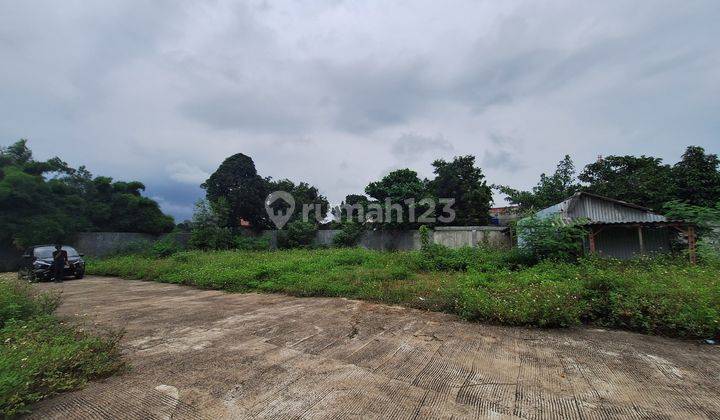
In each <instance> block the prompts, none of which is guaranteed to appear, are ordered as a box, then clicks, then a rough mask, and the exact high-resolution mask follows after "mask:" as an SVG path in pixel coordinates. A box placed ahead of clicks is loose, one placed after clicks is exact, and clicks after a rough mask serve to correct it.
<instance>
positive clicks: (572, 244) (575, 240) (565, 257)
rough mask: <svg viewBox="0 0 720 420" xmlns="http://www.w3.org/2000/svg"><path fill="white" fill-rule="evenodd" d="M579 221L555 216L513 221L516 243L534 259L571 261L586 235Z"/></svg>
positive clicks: (578, 251)
mask: <svg viewBox="0 0 720 420" xmlns="http://www.w3.org/2000/svg"><path fill="white" fill-rule="evenodd" d="M581 223H582V221H578V222H575V223H567V222H564V221H563V220H561V219H560V218H559V217H555V218H546V219H542V218H539V217H537V216H530V217H527V218H525V219H523V220H521V221H519V222H518V223H517V231H518V246H519V248H520V249H521V250H522V251H524V252H526V253H527V254H528V255H529V256H532V258H533V259H535V260H537V261H541V260H546V259H547V260H554V261H575V260H577V259H578V258H579V257H580V256H581V255H582V252H583V248H582V244H583V239H584V238H585V236H586V231H585V228H584V227H583V226H582V225H581Z"/></svg>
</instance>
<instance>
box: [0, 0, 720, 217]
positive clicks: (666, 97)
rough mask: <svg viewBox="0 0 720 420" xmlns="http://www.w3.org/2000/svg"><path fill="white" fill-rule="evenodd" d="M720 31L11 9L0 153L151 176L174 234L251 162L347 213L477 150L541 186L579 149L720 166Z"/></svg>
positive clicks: (659, 14) (382, 5) (577, 17)
mask: <svg viewBox="0 0 720 420" xmlns="http://www.w3.org/2000/svg"><path fill="white" fill-rule="evenodd" d="M718 19H720V3H718V2H716V1H712V0H698V1H690V2H683V3H678V2H673V1H669V0H668V1H664V0H662V1H640V2H636V3H634V4H633V5H632V7H628V6H627V5H626V4H625V3H624V2H620V1H610V2H595V3H584V4H582V5H580V4H576V3H574V2H570V1H563V0H551V1H548V2H542V3H537V2H531V3H524V2H512V1H508V2H476V1H470V0H460V2H458V3H455V4H453V5H447V4H440V3H438V2H434V1H431V0H418V1H417V2H413V4H412V5H409V4H408V3H405V2H394V1H391V2H387V1H382V2H381V1H368V2H362V3H357V2H356V3H353V2H336V1H324V0H309V1H306V2H295V1H291V0H278V1H273V2H266V1H260V0H249V1H247V2H238V1H232V0H218V1H216V2H211V3H197V2H191V1H184V0H182V1H169V0H166V1H157V2H151V3H149V2H145V1H126V2H116V3H106V2H93V3H88V2H79V1H68V2H63V4H62V7H60V6H58V5H57V4H56V2H52V1H49V0H48V1H39V0H38V1H36V0H31V1H23V2H3V3H0V60H1V61H2V63H3V66H2V69H1V70H0V95H2V98H3V101H0V113H2V115H3V118H2V119H0V138H2V139H3V140H2V143H3V144H5V143H9V142H11V141H14V140H16V139H17V138H20V137H27V138H29V139H30V145H31V147H32V148H33V150H34V151H35V153H36V155H37V156H38V157H39V158H45V157H50V156H53V155H55V154H60V155H61V157H63V159H64V160H66V161H68V162H69V163H71V164H74V165H76V166H77V165H80V164H86V165H87V166H88V167H89V168H90V169H91V170H92V171H93V172H94V173H97V174H104V175H109V176H113V177H115V178H117V179H132V178H134V179H139V180H141V181H143V182H144V183H145V184H146V185H148V194H150V195H152V196H156V197H159V198H160V199H161V203H162V205H163V206H164V208H165V209H166V210H167V211H170V212H172V213H173V214H175V215H176V216H177V217H178V218H179V219H182V218H185V217H186V216H187V215H189V212H190V211H191V208H192V203H193V202H194V201H195V200H196V199H197V198H199V197H201V196H202V190H200V189H199V188H198V187H197V186H196V184H197V183H198V181H201V179H202V178H203V176H205V174H207V173H210V172H212V170H213V169H214V168H215V167H217V165H218V164H219V163H220V162H222V160H223V159H224V158H225V157H227V156H228V155H230V154H233V153H237V152H243V153H246V154H248V155H250V156H252V157H253V158H254V159H255V162H256V164H257V166H258V170H259V171H260V172H261V173H262V174H263V175H265V176H273V177H275V178H285V177H288V178H291V179H297V180H308V181H310V182H312V183H313V184H315V185H317V186H318V187H319V188H320V189H321V191H322V192H323V193H324V194H326V195H327V196H328V197H329V198H330V199H331V200H334V201H339V200H341V199H342V198H343V197H344V196H345V195H346V194H348V193H356V192H359V191H362V189H363V188H364V186H365V185H367V183H368V182H370V181H372V180H375V179H377V178H379V177H380V176H381V175H382V174H383V173H384V172H385V170H386V169H387V168H391V167H392V168H394V167H405V166H408V167H412V168H413V169H416V170H417V171H418V172H419V173H420V174H421V176H429V175H430V174H431V169H432V168H431V166H430V163H431V161H432V159H433V158H436V157H445V158H451V157H452V155H465V154H472V155H475V156H477V157H478V162H479V163H480V164H481V165H482V167H483V170H484V172H485V173H486V175H487V177H488V181H489V182H491V183H502V184H509V185H514V186H517V187H518V188H527V187H529V186H532V185H534V184H535V183H536V181H537V178H538V176H539V173H541V172H543V171H547V170H548V168H553V167H554V165H555V164H556V163H557V161H558V160H559V159H560V158H562V156H563V155H565V154H570V155H572V156H573V157H574V158H575V160H576V165H577V166H578V167H579V168H581V167H582V166H583V165H584V164H586V163H589V162H591V161H592V160H593V159H594V158H595V157H596V156H597V155H598V154H603V155H608V154H626V153H630V154H641V153H645V154H653V155H656V156H658V157H662V158H664V159H665V160H666V161H670V162H672V161H674V160H676V159H677V158H678V157H679V156H680V154H681V153H682V151H683V149H684V147H685V146H686V145H688V144H698V145H702V146H704V147H706V148H707V149H709V150H710V151H711V152H715V153H717V152H720V147H719V146H720V138H718V135H717V133H718V132H720V125H719V124H720V123H718V119H717V115H720V100H718V98H720V72H719V71H718V69H719V68H720V47H719V46H718V45H717V43H716V42H714V40H715V39H719V38H720V27H718V25H717V24H716V22H717V21H718ZM417 133H419V134H417ZM428 133H430V134H428ZM432 133H443V135H442V136H439V135H438V136H435V135H432ZM384 151H389V153H383V152H384Z"/></svg>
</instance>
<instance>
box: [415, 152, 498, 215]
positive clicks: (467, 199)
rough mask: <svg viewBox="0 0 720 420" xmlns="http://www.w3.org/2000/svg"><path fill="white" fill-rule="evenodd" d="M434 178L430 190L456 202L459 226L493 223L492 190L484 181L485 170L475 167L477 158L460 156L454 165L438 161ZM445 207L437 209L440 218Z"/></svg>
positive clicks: (455, 208)
mask: <svg viewBox="0 0 720 420" xmlns="http://www.w3.org/2000/svg"><path fill="white" fill-rule="evenodd" d="M433 167H435V171H434V173H435V179H433V180H432V181H430V183H429V187H430V191H431V192H432V193H433V194H434V196H435V197H437V198H449V199H453V200H454V204H453V209H454V210H455V220H454V221H452V222H450V224H453V225H456V226H463V225H464V226H468V225H485V224H488V223H489V221H490V213H489V211H490V204H491V203H492V190H491V189H490V187H489V186H488V185H487V182H486V181H485V175H483V173H482V170H481V169H480V168H478V167H476V166H475V156H470V155H468V156H458V157H456V158H455V159H453V160H452V161H451V162H446V161H445V160H442V159H438V160H436V161H435V162H433ZM441 210H442V205H440V206H439V207H438V208H436V213H437V214H438V216H440V211H441Z"/></svg>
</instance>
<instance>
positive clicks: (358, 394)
mask: <svg viewBox="0 0 720 420" xmlns="http://www.w3.org/2000/svg"><path fill="white" fill-rule="evenodd" d="M39 287H41V288H43V289H54V288H61V289H62V292H63V295H64V304H63V305H62V306H61V308H60V309H59V313H60V314H61V315H71V316H74V317H80V318H84V319H86V322H87V323H88V324H93V323H94V324H96V325H98V326H101V327H112V328H124V329H125V337H124V339H123V341H122V345H123V349H124V354H125V358H126V360H127V361H128V362H129V363H130V364H131V365H132V369H131V370H130V371H129V372H127V373H124V374H122V375H120V376H116V377H113V378H110V379H107V380H105V381H101V382H95V383H91V384H90V385H88V386H87V387H86V388H85V389H83V390H80V391H77V392H72V393H68V394H63V395H60V396H57V397H55V398H52V399H49V400H46V401H43V402H41V403H39V404H38V405H36V406H35V411H34V413H33V417H37V418H57V419H61V418H62V419H65V418H110V417H113V418H117V417H120V418H137V419H140V418H143V419H144V418H165V419H169V418H348V417H354V418H383V419H385V418H417V417H420V418H451V417H452V418H487V417H513V416H516V417H523V418H558V419H560V418H650V417H652V418H667V417H674V418H719V417H720V393H719V392H720V348H718V347H713V346H706V345H699V344H696V343H694V342H683V341H678V340H671V339H666V338H660V337H650V336H644V335H639V334H632V333H627V332H617V331H603V330H594V329H572V330H533V329H522V328H508V327H498V326H489V325H483V324H475V323H467V322H462V321H459V320H458V319H457V318H455V317H454V316H451V315H446V314H439V313H428V312H422V311H418V310H412V309H405V308H399V307H390V306H385V305H376V304H371V303H366V302H359V301H353V300H346V299H338V298H294V297H289V296H282V295H260V294H226V293H223V292H218V291H203V290H198V289H193V288H189V287H182V286H176V285H169V284H161V283H150V282H141V281H127V280H120V279H115V278H98V277H90V278H86V279H83V280H77V281H67V282H65V283H64V284H62V285H53V284H42V285H40V286H39Z"/></svg>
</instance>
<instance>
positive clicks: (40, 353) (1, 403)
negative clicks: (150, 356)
mask: <svg viewBox="0 0 720 420" xmlns="http://www.w3.org/2000/svg"><path fill="white" fill-rule="evenodd" d="M118 339H119V335H114V336H112V337H98V336H93V335H90V334H86V333H81V332H79V331H78V330H77V329H75V328H73V327H71V326H67V325H62V324H61V323H59V322H58V321H57V319H55V318H54V317H52V316H50V315H43V316H37V317H33V318H30V319H28V320H11V321H9V322H8V323H7V324H6V325H5V327H4V328H2V329H1V330H0V413H2V415H3V416H5V417H14V416H16V415H18V414H22V413H26V412H28V410H27V406H28V405H29V404H32V403H34V402H36V401H39V400H41V399H43V398H45V397H48V396H51V395H54V394H57V393H59V392H64V391H71V390H74V389H77V388H80V387H82V386H83V385H85V383H86V382H87V381H88V380H91V379H95V378H103V377H106V376H109V375H111V374H113V373H114V372H116V371H118V370H119V369H120V368H121V367H122V366H123V364H122V362H121V360H120V351H119V348H118V346H117V342H118Z"/></svg>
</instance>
